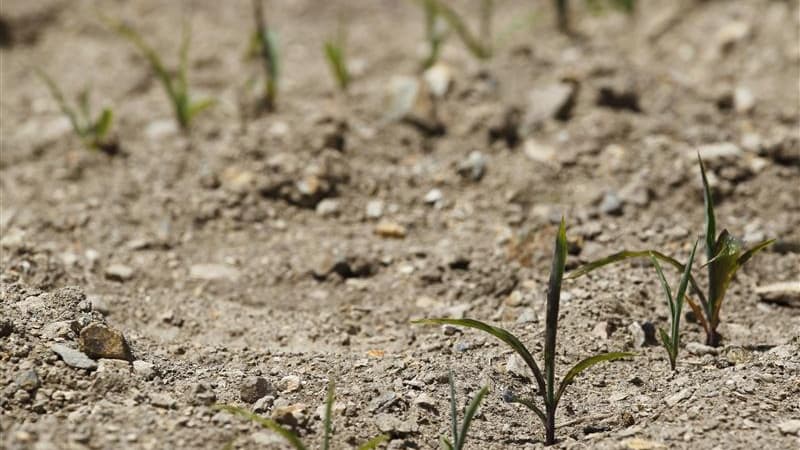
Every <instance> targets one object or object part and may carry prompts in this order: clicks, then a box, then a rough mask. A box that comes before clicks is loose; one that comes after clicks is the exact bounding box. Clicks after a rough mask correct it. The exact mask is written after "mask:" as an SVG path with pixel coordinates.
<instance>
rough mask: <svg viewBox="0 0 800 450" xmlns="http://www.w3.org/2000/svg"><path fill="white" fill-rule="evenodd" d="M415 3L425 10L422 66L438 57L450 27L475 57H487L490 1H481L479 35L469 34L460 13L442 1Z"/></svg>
mask: <svg viewBox="0 0 800 450" xmlns="http://www.w3.org/2000/svg"><path fill="white" fill-rule="evenodd" d="M416 2H417V3H418V4H419V5H420V6H421V7H422V9H423V11H424V13H425V37H426V39H427V41H428V56H427V58H426V59H425V61H424V62H423V64H422V68H423V69H427V68H429V67H431V66H433V65H434V64H436V62H437V61H438V60H439V54H440V52H441V48H442V44H443V43H444V41H445V39H446V38H447V35H448V31H449V30H451V29H452V30H453V31H454V32H455V33H456V35H458V37H459V39H461V41H462V42H463V43H464V45H465V46H466V47H467V50H469V52H470V53H471V54H472V55H473V56H474V57H475V58H478V59H488V58H491V56H492V42H491V40H492V39H491V19H492V15H493V13H494V0H482V1H481V24H480V34H479V35H476V34H473V33H472V31H470V29H469V27H467V24H466V22H465V21H464V20H463V19H462V17H461V15H460V14H459V13H457V12H456V11H455V10H454V9H453V8H452V7H450V5H449V4H447V3H446V2H444V1H441V0H416Z"/></svg>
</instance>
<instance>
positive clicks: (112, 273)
mask: <svg viewBox="0 0 800 450" xmlns="http://www.w3.org/2000/svg"><path fill="white" fill-rule="evenodd" d="M133 274H134V270H133V268H131V267H129V266H126V265H124V264H112V265H110V266H108V267H106V272H105V275H106V278H108V279H109V280H112V281H128V280H130V279H131V278H133Z"/></svg>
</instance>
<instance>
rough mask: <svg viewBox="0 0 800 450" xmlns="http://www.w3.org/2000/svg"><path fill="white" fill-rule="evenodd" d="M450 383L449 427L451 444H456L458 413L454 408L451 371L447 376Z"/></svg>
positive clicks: (454, 392) (453, 387)
mask: <svg viewBox="0 0 800 450" xmlns="http://www.w3.org/2000/svg"><path fill="white" fill-rule="evenodd" d="M448 375H449V376H448V381H449V382H450V427H451V432H452V435H453V442H458V411H457V407H456V383H455V380H454V379H453V371H452V370H450V373H449V374H448Z"/></svg>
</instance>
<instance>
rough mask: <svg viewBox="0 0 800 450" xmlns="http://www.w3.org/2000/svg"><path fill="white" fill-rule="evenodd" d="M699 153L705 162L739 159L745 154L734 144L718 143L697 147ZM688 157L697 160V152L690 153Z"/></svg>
mask: <svg viewBox="0 0 800 450" xmlns="http://www.w3.org/2000/svg"><path fill="white" fill-rule="evenodd" d="M697 153H699V154H700V157H701V158H703V161H704V162H713V161H717V160H723V159H729V158H730V159H734V158H739V157H741V156H742V154H743V152H742V149H741V148H739V146H738V145H736V144H734V143H733V142H717V143H714V144H706V145H701V146H699V147H697ZM688 157H689V159H691V160H696V159H697V155H696V154H695V151H690V152H689V155H688Z"/></svg>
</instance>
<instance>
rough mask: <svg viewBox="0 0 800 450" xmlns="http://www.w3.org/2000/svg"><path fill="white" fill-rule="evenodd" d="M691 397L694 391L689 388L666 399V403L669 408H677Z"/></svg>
mask: <svg viewBox="0 0 800 450" xmlns="http://www.w3.org/2000/svg"><path fill="white" fill-rule="evenodd" d="M691 396H692V390H691V389H689V388H686V389H681V390H680V391H678V392H677V393H675V394H672V395H670V396H669V397H667V398H665V399H664V403H666V404H667V405H668V406H675V405H677V404H678V403H680V402H682V401H684V400H686V399H688V398H689V397H691Z"/></svg>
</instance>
